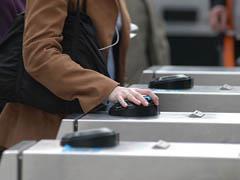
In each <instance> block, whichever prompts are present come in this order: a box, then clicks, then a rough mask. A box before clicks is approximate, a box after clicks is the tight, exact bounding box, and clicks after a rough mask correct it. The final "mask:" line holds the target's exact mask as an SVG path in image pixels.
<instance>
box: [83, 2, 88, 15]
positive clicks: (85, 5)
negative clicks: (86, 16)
mask: <svg viewBox="0 0 240 180" xmlns="http://www.w3.org/2000/svg"><path fill="white" fill-rule="evenodd" d="M82 7H83V12H84V13H87V0H83V6H82Z"/></svg>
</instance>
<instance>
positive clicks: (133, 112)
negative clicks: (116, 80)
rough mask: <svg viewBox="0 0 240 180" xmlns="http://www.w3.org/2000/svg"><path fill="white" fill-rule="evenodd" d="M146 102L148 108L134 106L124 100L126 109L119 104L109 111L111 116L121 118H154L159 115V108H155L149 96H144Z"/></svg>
mask: <svg viewBox="0 0 240 180" xmlns="http://www.w3.org/2000/svg"><path fill="white" fill-rule="evenodd" d="M144 98H145V99H146V100H147V101H148V106H143V105H136V104H134V103H133V102H130V101H128V100H125V101H126V103H127V104H128V106H127V107H123V106H122V105H121V104H120V103H119V102H118V103H116V104H114V105H113V106H112V107H111V108H110V110H109V115H111V116H123V117H146V116H156V115H158V114H159V113H160V108H159V106H156V105H155V104H154V102H153V100H152V98H151V97H150V96H144Z"/></svg>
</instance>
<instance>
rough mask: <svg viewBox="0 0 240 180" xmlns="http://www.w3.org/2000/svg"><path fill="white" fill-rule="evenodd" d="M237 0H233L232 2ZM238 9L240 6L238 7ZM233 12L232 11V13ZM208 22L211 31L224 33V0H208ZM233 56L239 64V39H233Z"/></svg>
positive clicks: (225, 22) (225, 13) (225, 25)
mask: <svg viewBox="0 0 240 180" xmlns="http://www.w3.org/2000/svg"><path fill="white" fill-rule="evenodd" d="M235 1H239V0H233V2H235ZM238 8H239V9H240V7H238ZM233 14H234V13H233ZM209 22H210V26H211V28H212V30H213V31H215V32H217V33H224V32H225V31H226V28H227V8H226V0H210V14H209ZM235 58H236V63H237V65H240V41H239V40H237V39H236V40H235Z"/></svg>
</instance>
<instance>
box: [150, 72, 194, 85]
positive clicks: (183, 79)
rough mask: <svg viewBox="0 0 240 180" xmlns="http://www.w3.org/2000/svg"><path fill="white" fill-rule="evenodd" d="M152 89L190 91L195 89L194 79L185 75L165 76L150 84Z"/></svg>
mask: <svg viewBox="0 0 240 180" xmlns="http://www.w3.org/2000/svg"><path fill="white" fill-rule="evenodd" d="M148 87H149V88H152V89H190V88H192V87H193V78H192V77H190V76H187V75H185V74H178V75H171V76H163V77H160V78H158V79H155V80H153V81H151V82H150V83H149V86H148Z"/></svg>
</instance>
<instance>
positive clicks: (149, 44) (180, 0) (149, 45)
mask: <svg viewBox="0 0 240 180" xmlns="http://www.w3.org/2000/svg"><path fill="white" fill-rule="evenodd" d="M238 1H239V0H128V1H126V2H127V4H128V9H129V12H130V15H131V18H132V22H133V23H135V24H137V25H138V27H139V31H138V35H137V36H136V37H135V38H133V39H132V41H131V46H130V50H129V55H128V59H129V60H128V66H127V67H128V70H127V77H126V79H127V81H128V82H129V83H132V82H135V81H137V79H138V77H139V73H137V74H134V73H133V72H141V71H142V70H143V69H146V67H149V66H152V65H169V64H170V65H187V66H189V65H193V66H237V65H238V64H239V62H238V60H237V55H236V54H237V53H236V52H239V50H238V49H239V48H238V46H239V45H238V43H237V41H236V40H235V39H236V37H237V28H238V29H239V23H240V20H239V19H240V16H239V11H236V10H235V7H239V8H240V6H238V5H239V2H238ZM229 3H230V6H231V5H232V7H231V8H230V9H229V8H228V6H229ZM219 7H220V10H219ZM221 7H223V8H222V9H221ZM228 10H229V11H230V12H228ZM214 23H215V24H214ZM228 24H231V26H230V27H229V26H228ZM232 24H234V25H232ZM216 26H217V27H216ZM218 26H221V27H218ZM225 37H230V38H232V39H233V41H234V47H231V44H230V48H229V47H227V49H228V50H226V47H224V43H225ZM235 44H237V45H235ZM136 47H138V48H136ZM229 49H230V50H229ZM225 51H227V54H226V52H225ZM224 53H225V54H224ZM232 54H234V60H230V59H231V55H232ZM226 56H227V60H228V61H229V60H230V61H234V63H232V64H231V63H230V65H229V64H226V62H224V58H226ZM132 61H134V62H136V61H137V62H138V65H137V64H136V63H133V62H132ZM227 63H229V62H227ZM136 66H137V67H136Z"/></svg>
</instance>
